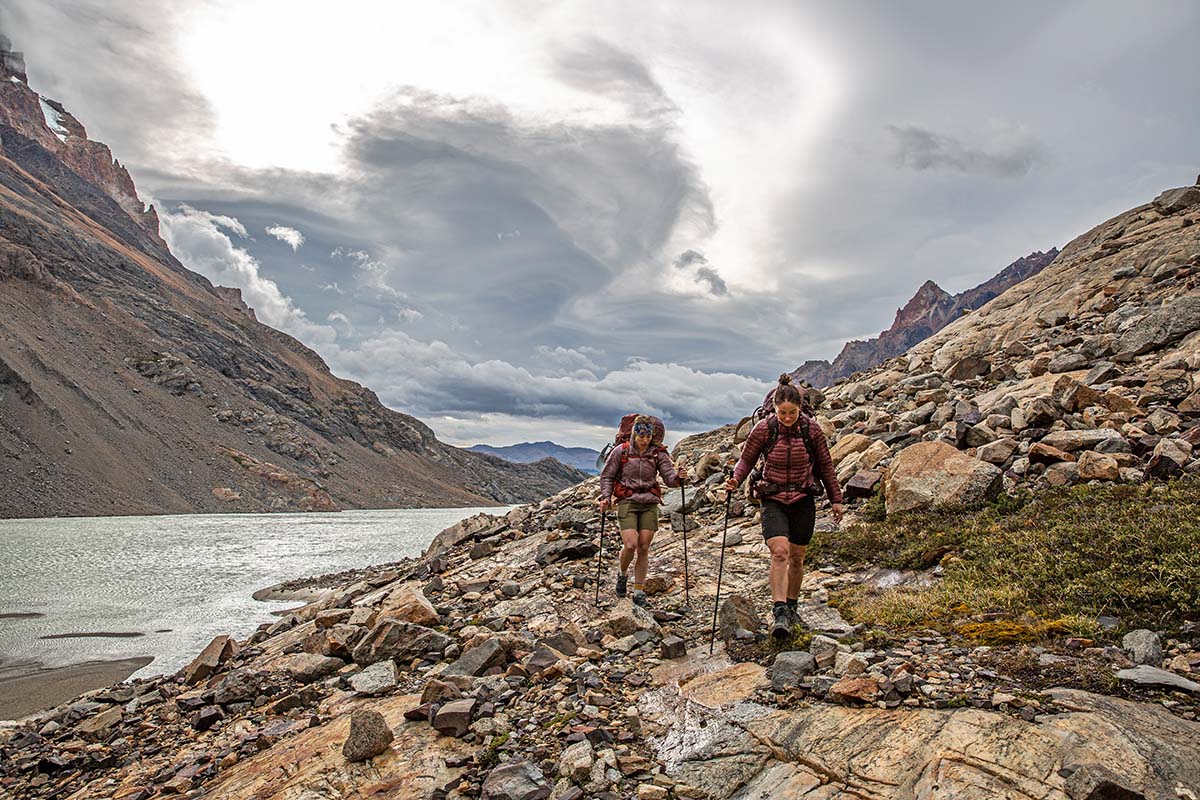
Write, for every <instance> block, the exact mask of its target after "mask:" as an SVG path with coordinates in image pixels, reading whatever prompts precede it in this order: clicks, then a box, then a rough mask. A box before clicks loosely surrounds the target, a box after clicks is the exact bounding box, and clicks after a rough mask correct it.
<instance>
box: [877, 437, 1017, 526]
mask: <svg viewBox="0 0 1200 800" xmlns="http://www.w3.org/2000/svg"><path fill="white" fill-rule="evenodd" d="M1002 475H1003V473H1001V472H1000V470H999V469H997V468H996V467H995V466H994V465H992V464H987V463H984V462H982V461H979V460H978V459H975V458H971V457H970V456H967V455H965V454H963V453H960V452H959V451H958V450H956V449H955V448H953V447H952V446H950V445H949V444H946V443H945V442H941V441H932V442H920V443H918V444H914V445H912V446H910V447H907V448H905V449H904V450H901V451H900V453H899V454H898V455H897V456H896V457H895V459H894V460H893V461H892V464H891V466H889V467H888V469H887V471H886V472H885V473H884V489H883V497H884V504H885V508H886V509H887V513H889V514H893V513H897V512H900V511H911V510H915V509H923V508H934V507H943V506H972V505H977V504H979V503H982V502H985V501H987V500H991V499H993V498H995V497H996V496H997V495H998V494H999V493H1000V490H1001V488H1002V486H1003V478H1002Z"/></svg>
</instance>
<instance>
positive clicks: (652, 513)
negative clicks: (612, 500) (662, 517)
mask: <svg viewBox="0 0 1200 800" xmlns="http://www.w3.org/2000/svg"><path fill="white" fill-rule="evenodd" d="M617 520H618V521H619V522H620V523H621V530H623V531H656V530H658V503H631V502H629V501H628V500H622V501H621V502H620V503H617Z"/></svg>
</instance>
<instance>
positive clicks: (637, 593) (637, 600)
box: [630, 589, 650, 608]
mask: <svg viewBox="0 0 1200 800" xmlns="http://www.w3.org/2000/svg"><path fill="white" fill-rule="evenodd" d="M630 599H631V600H632V601H633V604H634V605H635V606H641V607H642V608H645V607H646V606H648V605H650V604H649V603H648V602H646V593H645V592H643V591H641V590H640V589H634V590H633V594H632V595H630Z"/></svg>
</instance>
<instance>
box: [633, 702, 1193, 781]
mask: <svg viewBox="0 0 1200 800" xmlns="http://www.w3.org/2000/svg"><path fill="white" fill-rule="evenodd" d="M687 686H688V684H684V686H683V689H684V690H686V688H687ZM669 693H670V687H669V686H668V687H663V688H661V689H659V690H657V691H656V692H653V693H648V694H647V695H643V699H642V701H641V702H640V703H639V711H641V712H643V719H644V720H647V721H651V722H654V723H657V724H660V725H663V726H664V729H665V731H666V732H665V734H664V735H663V736H662V737H661V738H660V739H658V740H657V747H658V753H657V756H658V757H659V758H660V759H662V761H663V763H664V765H665V768H666V772H667V774H668V775H669V776H670V777H672V778H674V779H675V780H677V781H681V782H683V783H687V784H690V785H692V786H694V787H696V788H697V789H698V790H699V791H700V792H701V794H702V796H704V797H706V798H713V799H714V800H732V799H733V798H738V799H739V800H741V799H743V798H758V797H803V796H809V795H808V794H806V793H808V792H812V794H811V796H812V797H814V798H816V797H820V798H830V797H835V796H855V797H870V798H873V799H874V800H900V799H901V798H904V799H905V800H911V798H914V797H921V798H952V797H953V798H981V799H982V798H989V800H990V799H991V798H1006V799H1007V800H1027V799H1028V798H1031V797H1038V798H1046V800H1050V799H1051V798H1053V799H1054V800H1066V798H1067V797H1069V795H1068V794H1067V793H1066V785H1065V783H1066V777H1064V775H1062V774H1060V772H1059V770H1060V769H1062V767H1064V766H1065V765H1072V766H1078V767H1083V766H1087V765H1094V766H1093V767H1092V768H1093V769H1094V770H1095V771H1096V772H1098V773H1102V774H1104V775H1107V776H1110V777H1111V778H1112V779H1114V781H1115V785H1119V786H1121V787H1124V788H1127V789H1129V790H1131V791H1134V792H1139V793H1141V795H1142V796H1144V797H1147V798H1149V797H1163V798H1166V797H1176V796H1179V795H1178V794H1177V792H1176V790H1177V788H1178V787H1185V788H1189V789H1190V788H1191V787H1194V786H1200V723H1196V722H1191V721H1187V720H1183V719H1180V718H1179V717H1176V716H1174V715H1172V714H1170V713H1169V712H1167V711H1166V710H1164V709H1162V708H1160V707H1157V706H1155V705H1150V704H1145V703H1135V702H1130V701H1127V700H1121V699H1119V698H1113V697H1106V696H1102V695H1094V694H1090V693H1087V692H1080V691H1075V690H1067V689H1052V690H1050V691H1049V694H1051V695H1052V696H1053V697H1054V698H1055V699H1056V700H1057V701H1059V703H1060V704H1065V706H1066V707H1067V708H1069V709H1073V710H1071V711H1068V712H1067V713H1063V714H1058V715H1054V716H1049V717H1045V718H1043V719H1041V720H1039V722H1038V723H1030V722H1025V721H1023V720H1021V719H1017V718H1014V717H1011V716H1008V715H1005V714H997V713H994V712H988V711H982V710H979V709H973V708H966V709H953V710H950V709H946V710H938V709H927V708H921V709H897V710H884V709H878V708H871V707H869V708H847V707H841V706H832V705H826V704H815V705H813V706H811V707H809V708H802V709H795V710H776V709H770V708H767V707H764V706H760V705H757V704H755V703H751V702H741V703H736V704H734V705H732V706H723V707H720V708H712V707H710V708H709V709H708V710H707V711H706V712H703V713H701V712H697V711H694V709H695V706H694V705H691V704H687V703H686V701H685V700H684V698H683V697H681V696H680V695H678V694H676V695H675V701H674V702H672V700H671V696H670V694H669ZM818 786H819V787H821V788H820V789H817V791H815V792H813V790H814V789H816V788H817V787H818Z"/></svg>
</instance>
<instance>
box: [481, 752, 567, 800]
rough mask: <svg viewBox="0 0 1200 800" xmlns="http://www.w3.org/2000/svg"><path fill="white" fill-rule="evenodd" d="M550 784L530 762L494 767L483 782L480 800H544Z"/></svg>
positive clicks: (548, 794) (548, 793)
mask: <svg viewBox="0 0 1200 800" xmlns="http://www.w3.org/2000/svg"><path fill="white" fill-rule="evenodd" d="M550 791H551V789H550V784H548V783H547V782H546V779H545V777H544V776H543V775H542V771H541V770H540V769H538V768H537V767H536V766H535V765H534V764H533V763H532V762H529V761H518V762H516V763H510V764H504V765H502V766H499V767H496V768H495V769H493V770H492V771H491V772H489V773H488V776H487V778H485V779H484V781H483V793H482V794H481V795H480V798H481V800H545V798H547V797H549V796H550Z"/></svg>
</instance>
